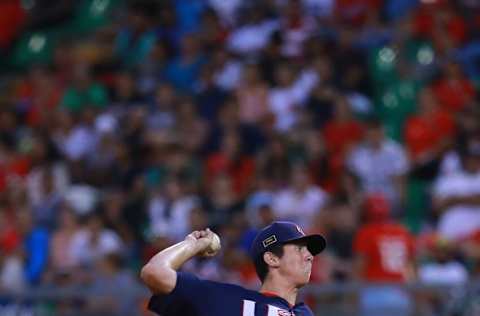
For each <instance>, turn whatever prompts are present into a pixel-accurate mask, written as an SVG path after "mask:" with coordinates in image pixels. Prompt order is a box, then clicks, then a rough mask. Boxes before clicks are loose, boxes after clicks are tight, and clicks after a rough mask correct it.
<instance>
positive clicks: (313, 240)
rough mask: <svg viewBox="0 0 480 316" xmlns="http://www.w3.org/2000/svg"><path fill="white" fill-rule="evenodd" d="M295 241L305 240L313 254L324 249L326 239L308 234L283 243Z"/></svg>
mask: <svg viewBox="0 0 480 316" xmlns="http://www.w3.org/2000/svg"><path fill="white" fill-rule="evenodd" d="M295 241H306V242H307V248H308V251H310V253H311V254H312V255H313V256H316V255H318V254H319V253H320V252H322V251H323V250H324V249H325V247H327V241H326V240H325V238H323V237H322V236H321V235H308V236H304V237H300V238H295V239H290V240H287V241H285V242H283V243H284V244H287V243H291V242H295Z"/></svg>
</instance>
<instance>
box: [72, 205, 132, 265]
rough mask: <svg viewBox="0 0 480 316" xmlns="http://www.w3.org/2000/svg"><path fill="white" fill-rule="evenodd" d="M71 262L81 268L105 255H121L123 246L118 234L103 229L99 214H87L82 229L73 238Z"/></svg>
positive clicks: (92, 263)
mask: <svg viewBox="0 0 480 316" xmlns="http://www.w3.org/2000/svg"><path fill="white" fill-rule="evenodd" d="M70 251H71V252H72V253H71V255H72V257H73V260H74V261H75V262H76V263H77V264H79V265H81V266H92V265H94V264H95V263H96V262H97V261H98V260H100V259H102V258H103V257H105V256H106V255H109V254H112V253H117V254H122V252H123V244H122V241H121V239H120V237H119V236H118V234H117V233H116V232H114V231H112V230H110V229H107V228H105V225H104V223H103V220H102V218H101V217H100V215H99V214H95V213H93V214H89V215H88V218H87V223H86V226H85V228H84V229H82V230H80V231H79V232H77V233H76V234H75V236H73V239H72V243H71V249H70Z"/></svg>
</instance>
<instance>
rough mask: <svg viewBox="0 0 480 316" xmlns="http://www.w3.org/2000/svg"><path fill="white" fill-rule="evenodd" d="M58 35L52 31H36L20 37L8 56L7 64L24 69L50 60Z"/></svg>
mask: <svg viewBox="0 0 480 316" xmlns="http://www.w3.org/2000/svg"><path fill="white" fill-rule="evenodd" d="M57 40H58V34H56V33H55V32H54V31H37V32H32V33H27V34H24V35H22V37H21V38H20V39H19V41H18V42H17V44H16V45H15V47H14V48H13V50H12V53H11V55H10V59H9V64H10V65H11V66H13V67H14V68H19V69H24V68H26V67H28V66H30V65H32V64H36V63H48V62H50V61H51V60H52V56H53V50H54V47H55V43H56V41H57Z"/></svg>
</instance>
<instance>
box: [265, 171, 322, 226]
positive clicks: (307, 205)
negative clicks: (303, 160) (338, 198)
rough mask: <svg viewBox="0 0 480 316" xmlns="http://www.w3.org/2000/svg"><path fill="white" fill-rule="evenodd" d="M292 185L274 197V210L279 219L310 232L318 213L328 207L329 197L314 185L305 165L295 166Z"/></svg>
mask: <svg viewBox="0 0 480 316" xmlns="http://www.w3.org/2000/svg"><path fill="white" fill-rule="evenodd" d="M290 183H291V185H290V186H288V187H287V188H286V189H284V190H280V191H279V192H278V193H276V194H275V195H274V198H273V204H272V209H273V211H274V213H275V215H276V217H277V218H278V219H280V220H291V221H294V222H295V223H298V224H299V225H301V226H302V227H305V229H306V230H308V229H310V225H311V224H312V221H313V219H314V218H315V216H316V215H317V213H318V212H320V211H321V209H322V208H323V207H324V206H325V205H326V203H327V201H328V195H327V193H326V192H325V191H323V190H322V189H321V188H320V187H318V186H316V185H314V184H312V181H311V179H310V176H309V174H308V169H307V168H306V166H305V165H303V164H297V165H295V166H293V168H292V172H291V175H290Z"/></svg>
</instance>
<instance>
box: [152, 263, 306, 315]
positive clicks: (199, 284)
mask: <svg viewBox="0 0 480 316" xmlns="http://www.w3.org/2000/svg"><path fill="white" fill-rule="evenodd" d="M148 308H149V309H150V310H151V311H153V312H156V313H157V314H159V315H161V316H180V315H182V316H313V313H312V311H311V310H310V308H308V306H307V305H305V304H303V303H299V304H296V305H295V306H290V305H289V303H288V302H287V301H286V300H285V299H283V298H280V297H277V296H266V295H263V294H261V293H259V292H255V291H251V290H247V289H245V288H243V287H241V286H237V285H233V284H226V283H219V282H213V281H207V280H200V279H199V278H197V277H196V276H194V275H192V274H190V273H182V272H178V273H177V284H176V286H175V289H174V290H173V291H172V292H171V293H170V294H168V295H153V296H152V298H151V299H150V302H149V304H148Z"/></svg>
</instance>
